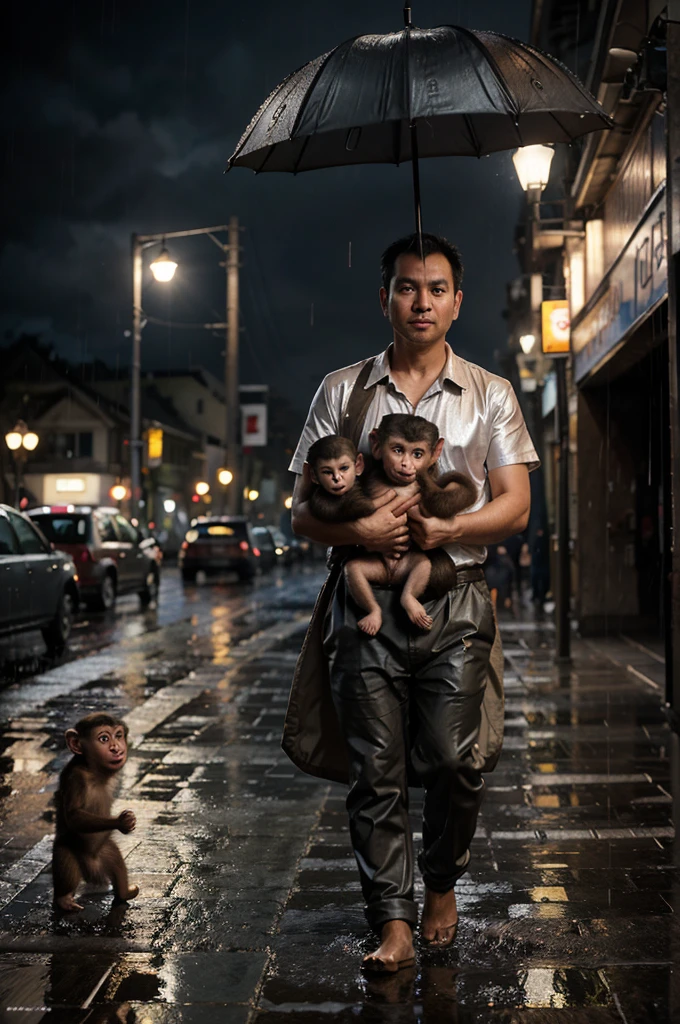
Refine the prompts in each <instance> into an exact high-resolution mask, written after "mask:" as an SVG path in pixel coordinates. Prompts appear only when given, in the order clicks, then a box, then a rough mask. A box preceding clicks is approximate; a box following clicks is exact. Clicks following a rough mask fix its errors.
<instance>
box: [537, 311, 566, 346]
mask: <svg viewBox="0 0 680 1024" xmlns="http://www.w3.org/2000/svg"><path fill="white" fill-rule="evenodd" d="M541 341H542V346H543V353H544V355H547V356H555V355H565V354H566V353H568V352H569V303H568V301H567V300H566V299H549V300H548V301H546V302H542V303H541Z"/></svg>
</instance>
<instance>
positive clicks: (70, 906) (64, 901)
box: [54, 893, 83, 913]
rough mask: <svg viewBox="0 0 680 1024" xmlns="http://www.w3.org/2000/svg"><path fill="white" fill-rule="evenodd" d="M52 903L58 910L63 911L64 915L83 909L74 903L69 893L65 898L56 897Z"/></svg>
mask: <svg viewBox="0 0 680 1024" xmlns="http://www.w3.org/2000/svg"><path fill="white" fill-rule="evenodd" d="M54 902H55V903H56V905H57V906H58V907H59V909H60V910H65V911H66V913H68V912H69V911H72V910H82V909H83V908H82V905H81V904H80V903H76V901H75V899H74V897H73V894H72V893H69V894H68V895H67V896H57V897H55V900H54Z"/></svg>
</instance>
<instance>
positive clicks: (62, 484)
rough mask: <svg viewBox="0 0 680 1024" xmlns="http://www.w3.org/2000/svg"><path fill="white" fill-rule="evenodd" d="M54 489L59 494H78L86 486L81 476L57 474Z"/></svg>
mask: <svg viewBox="0 0 680 1024" xmlns="http://www.w3.org/2000/svg"><path fill="white" fill-rule="evenodd" d="M54 489H55V491H57V492H58V493H59V494H68V493H75V494H80V493H82V492H83V491H84V490H85V489H86V487H85V481H84V480H83V479H82V477H79V476H75V477H69V476H58V477H57V479H56V480H55V481H54Z"/></svg>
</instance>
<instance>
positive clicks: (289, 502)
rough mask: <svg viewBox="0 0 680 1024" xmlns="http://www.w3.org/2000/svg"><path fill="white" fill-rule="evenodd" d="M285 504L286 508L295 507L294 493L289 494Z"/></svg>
mask: <svg viewBox="0 0 680 1024" xmlns="http://www.w3.org/2000/svg"><path fill="white" fill-rule="evenodd" d="M283 504H284V507H285V508H292V507H293V495H292V494H289V495H288V497H287V498H286V500H285V501H284V503H283Z"/></svg>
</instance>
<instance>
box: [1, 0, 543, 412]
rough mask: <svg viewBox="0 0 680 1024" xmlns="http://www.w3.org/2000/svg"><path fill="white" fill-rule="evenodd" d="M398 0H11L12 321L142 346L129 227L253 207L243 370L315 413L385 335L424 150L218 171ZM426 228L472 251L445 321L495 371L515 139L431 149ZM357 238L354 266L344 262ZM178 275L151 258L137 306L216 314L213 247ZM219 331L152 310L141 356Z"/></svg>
mask: <svg viewBox="0 0 680 1024" xmlns="http://www.w3.org/2000/svg"><path fill="white" fill-rule="evenodd" d="M412 6H413V21H414V23H415V24H416V25H419V26H422V27H428V26H432V25H439V24H445V23H448V24H460V25H463V26H467V27H470V28H480V29H484V28H486V29H494V30H497V31H500V32H505V33H507V34H509V35H514V36H516V37H518V38H521V39H526V38H527V33H528V27H529V7H530V4H529V0H512V2H511V3H510V2H508V0H476V2H474V3H473V2H471V0H450V2H448V3H447V2H443V0H415V3H413V5H412ZM401 8H402V3H401V2H399V0H389V2H388V0H363V2H359V3H355V4H349V3H330V2H326V0H316V2H313V0H291V2H290V3H281V2H279V0H276V2H275V0H260V2H258V3H240V4H237V3H234V2H231V0H227V2H222V3H215V2H214V0H162V2H161V0H69V2H66V0H64V2H59V0H56V2H55V0H52V2H51V3H46V2H43V0H39V2H35V3H32V4H26V3H21V4H19V3H15V4H13V13H12V17H11V20H10V22H9V25H8V23H7V22H6V23H5V29H6V35H5V39H4V44H3V46H4V48H5V52H4V55H3V61H4V70H5V76H4V87H3V90H2V119H3V127H4V131H3V139H4V141H3V172H4V190H3V198H4V203H3V206H4V211H3V215H2V216H3V231H2V241H3V247H2V254H1V257H0V259H1V267H0V339H1V340H2V341H3V342H4V343H7V340H11V339H12V338H14V337H16V336H17V334H19V333H21V332H22V331H25V332H29V333H33V334H36V333H38V334H40V335H41V336H42V338H43V340H45V341H52V342H53V343H54V344H55V346H56V347H57V348H58V350H59V351H60V353H61V354H63V355H64V356H66V357H67V358H70V359H73V360H75V361H81V360H92V359H94V358H100V359H104V360H105V361H107V362H108V363H109V364H110V365H111V366H113V367H114V368H115V367H117V368H118V369H119V370H121V371H122V370H123V369H124V368H125V367H126V366H127V364H128V363H129V357H130V353H129V350H130V342H129V339H128V338H126V337H125V335H124V332H125V331H126V330H127V329H128V328H129V326H130V302H131V296H130V257H129V246H130V233H131V232H132V231H137V232H156V231H158V232H162V231H164V230H167V231H171V230H177V229H184V228H190V227H203V226H208V225H211V224H219V223H225V222H226V221H227V220H228V218H229V216H230V215H231V214H236V215H237V216H238V217H239V218H240V221H241V223H242V224H243V227H244V229H245V230H244V231H243V234H242V239H243V245H244V252H243V272H242V287H241V301H242V310H241V323H242V333H241V345H242V348H241V381H242V383H265V384H269V385H270V386H272V387H275V388H276V389H277V390H278V391H279V392H280V393H281V394H283V395H284V396H285V397H286V398H288V399H289V400H290V401H291V402H292V403H293V404H294V405H296V406H297V407H299V408H300V409H301V410H304V409H305V408H306V406H307V404H308V402H309V400H310V399H311V396H312V394H313V392H314V390H315V388H316V386H317V384H318V382H319V380H320V378H321V377H322V376H323V374H324V373H327V372H328V371H329V370H331V369H334V368H336V367H338V366H342V365H346V364H348V363H351V362H354V361H356V360H357V359H360V358H362V357H364V356H368V355H371V354H374V353H375V352H378V351H380V350H381V349H382V348H384V347H385V345H386V344H387V343H388V342H389V340H390V333H389V330H388V328H387V325H386V322H385V321H384V320H383V318H382V316H381V314H380V310H379V306H378V299H377V291H378V287H379V283H380V282H379V258H380V252H381V251H382V249H383V248H384V246H385V245H386V244H387V243H388V242H390V241H392V240H393V239H394V238H395V237H397V236H399V235H401V234H405V233H407V232H409V231H411V230H412V223H413V210H412V198H411V177H410V167H408V166H402V167H401V168H396V167H393V166H391V165H379V166H361V167H356V168H350V169H344V170H323V171H315V172H309V173H307V174H303V175H299V176H298V177H293V176H292V175H279V174H269V175H264V174H263V175H260V176H258V177H256V176H255V175H254V174H253V173H252V172H250V171H247V170H244V169H235V170H233V171H231V172H230V173H229V174H228V175H224V173H223V171H224V168H225V166H226V162H227V159H228V157H229V156H230V154H231V153H232V151H233V149H234V147H235V145H236V143H237V141H238V139H239V137H240V135H241V132H242V131H243V129H244V128H245V126H246V125H247V124H248V122H249V120H250V118H251V116H252V115H253V114H254V112H255V110H256V109H257V108H258V107H259V105H260V103H261V102H262V101H263V100H264V98H265V97H266V96H267V95H268V93H269V92H270V91H271V89H272V88H273V87H274V86H275V85H276V84H277V83H278V82H279V81H280V80H281V79H282V78H284V77H285V76H286V75H287V74H288V73H289V72H290V71H292V70H294V69H295V68H297V67H299V66H300V65H301V64H304V63H306V62H307V61H308V60H310V59H312V58H313V57H315V56H317V55H319V54H320V53H323V52H325V51H327V50H329V49H331V48H332V47H333V46H334V45H336V44H337V43H339V42H341V41H342V40H344V39H347V38H349V37H351V36H354V35H359V34H362V33H364V32H388V31H394V30H398V29H399V28H401V26H402V14H401ZM421 176H422V188H423V217H424V227H425V230H431V231H436V232H439V233H441V234H444V235H446V236H447V237H449V238H450V239H451V240H452V241H455V242H456V243H457V244H458V245H459V246H460V248H461V250H462V252H463V257H464V260H465V264H466V280H465V284H464V292H465V300H464V303H463V307H462V313H461V318H460V320H459V321H458V322H457V324H456V325H454V330H453V331H452V332H451V335H450V338H449V340H450V341H451V342H452V344H453V346H454V348H455V349H456V351H458V352H459V353H460V354H461V355H463V356H464V357H465V358H468V359H471V360H472V361H474V362H479V363H481V364H482V365H484V366H487V367H489V368H490V369H493V370H496V369H497V367H496V366H495V363H494V351H495V350H498V349H502V348H503V347H504V346H505V345H506V330H505V323H504V321H503V319H502V316H501V312H502V310H503V307H504V304H505V282H506V281H507V280H508V279H510V278H512V277H514V276H516V274H517V273H518V269H517V264H516V261H515V258H514V256H513V253H512V237H513V227H514V223H515V221H516V218H517V215H518V212H519V210H520V208H521V202H522V194H521V191H520V187H519V183H518V182H517V178H516V176H515V172H514V169H513V167H512V163H511V157H510V154H509V153H502V154H498V155H495V156H491V157H486V158H483V159H482V160H479V161H478V160H474V159H467V158H461V157H459V158H443V159H434V160H428V161H423V162H422V164H421ZM350 242H351V251H352V259H351V267H350V266H349V265H348V264H349V260H348V251H349V243H350ZM171 251H172V253H173V255H174V256H175V257H176V259H177V261H178V262H179V264H180V266H179V269H178V271H177V274H176V277H175V280H174V282H173V283H172V285H170V286H167V285H159V284H156V283H153V281H152V279H151V276H150V274H149V272H148V271H147V272H146V274H145V285H144V288H145V290H144V307H145V310H146V311H147V312H148V313H150V314H152V315H154V316H156V317H160V318H161V319H165V320H174V321H182V322H196V321H206V320H208V321H213V320H222V319H224V302H225V296H224V279H223V273H224V271H223V270H221V269H220V268H219V266H218V262H219V259H220V253H219V251H218V249H217V248H215V246H214V245H213V244H212V243H211V242H210V240H209V239H207V238H198V239H194V240H181V241H179V242H177V243H175V244H174V245H173V246H172V247H171ZM222 352H223V339H222V337H221V336H219V335H214V334H212V333H210V332H207V331H198V330H180V329H177V328H170V327H158V326H153V325H148V326H147V327H146V329H145V331H144V338H143V367H144V369H145V370H153V369H176V368H182V367H187V366H197V365H203V366H205V367H207V368H208V369H210V370H212V371H213V372H214V373H216V374H218V375H219V376H222V372H223V371H222V365H223V361H222Z"/></svg>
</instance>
